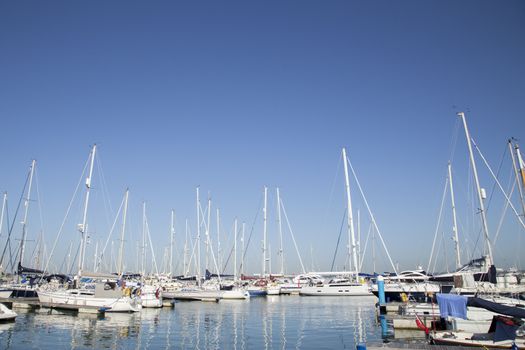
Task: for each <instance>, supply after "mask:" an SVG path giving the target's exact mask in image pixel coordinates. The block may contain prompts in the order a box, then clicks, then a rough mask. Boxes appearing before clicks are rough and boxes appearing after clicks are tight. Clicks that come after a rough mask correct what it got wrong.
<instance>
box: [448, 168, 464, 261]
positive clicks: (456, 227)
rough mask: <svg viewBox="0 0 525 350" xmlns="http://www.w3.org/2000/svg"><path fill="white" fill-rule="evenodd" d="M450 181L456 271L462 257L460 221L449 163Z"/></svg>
mask: <svg viewBox="0 0 525 350" xmlns="http://www.w3.org/2000/svg"><path fill="white" fill-rule="evenodd" d="M448 180H449V186H450V202H451V205H452V224H453V226H452V231H453V232H454V237H453V239H454V247H455V249H456V269H459V268H460V267H461V257H460V250H459V238H458V221H457V218H456V202H455V200H454V186H453V185H452V164H450V162H448Z"/></svg>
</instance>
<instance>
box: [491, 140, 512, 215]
mask: <svg viewBox="0 0 525 350" xmlns="http://www.w3.org/2000/svg"><path fill="white" fill-rule="evenodd" d="M508 151H509V149H508V147H507V145H505V149H504V151H503V154H502V155H501V161H500V163H499V167H498V171H497V173H496V179H495V180H496V181H498V180H497V179H498V178H499V174H500V172H501V168H502V166H503V161H504V160H505V156H506V155H507V152H508ZM511 156H512V154H511ZM495 191H496V183H495V182H494V184H493V185H492V190H491V191H490V197H489V200H488V203H487V207H486V208H485V211H487V212H488V211H489V207H490V204H491V203H492V197H493V196H494V192H495Z"/></svg>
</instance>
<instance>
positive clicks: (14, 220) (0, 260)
mask: <svg viewBox="0 0 525 350" xmlns="http://www.w3.org/2000/svg"><path fill="white" fill-rule="evenodd" d="M30 175H31V173H30V172H29V173H28V174H27V177H26V181H25V183H24V187H23V189H22V193H21V195H20V199H19V200H18V205H17V207H16V211H15V217H14V218H13V222H12V223H11V227H10V228H9V230H8V232H7V240H6V244H5V246H4V250H3V252H2V257H1V258H0V266H2V265H3V262H4V256H5V252H6V249H7V246H8V245H9V265H8V266H12V265H13V261H12V258H13V256H12V252H11V234H12V233H13V228H14V227H15V222H16V218H17V216H18V212H19V210H20V205H21V204H22V199H23V198H24V193H25V191H26V187H27V184H28V182H29V177H30ZM6 208H7V203H6ZM7 223H8V225H9V211H7ZM17 255H18V254H17Z"/></svg>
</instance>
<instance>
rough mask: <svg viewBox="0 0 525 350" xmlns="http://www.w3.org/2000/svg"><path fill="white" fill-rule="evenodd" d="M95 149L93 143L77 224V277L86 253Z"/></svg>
mask: <svg viewBox="0 0 525 350" xmlns="http://www.w3.org/2000/svg"><path fill="white" fill-rule="evenodd" d="M96 151H97V145H96V144H95V145H93V149H92V150H91V164H90V166H89V175H88V177H87V178H86V200H85V202H84V215H83V218H82V224H81V225H80V226H79V230H80V239H81V240H80V256H79V258H78V277H79V278H80V276H82V269H83V268H84V256H85V254H86V244H87V235H86V232H87V212H88V204H89V190H90V189H91V179H92V176H93V165H94V164H95V153H96Z"/></svg>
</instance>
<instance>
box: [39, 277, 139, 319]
mask: <svg viewBox="0 0 525 350" xmlns="http://www.w3.org/2000/svg"><path fill="white" fill-rule="evenodd" d="M38 299H39V301H40V303H41V304H42V305H43V306H48V307H56V308H60V307H64V308H68V309H77V310H80V309H95V310H101V311H102V310H103V311H105V312H136V311H139V310H140V308H141V307H140V304H139V302H138V300H137V299H136V298H135V297H134V296H132V295H129V294H128V293H126V290H125V289H124V290H123V289H121V288H120V287H119V286H118V285H117V284H116V282H95V283H89V284H85V285H84V286H83V287H82V288H74V289H56V290H53V289H47V288H46V286H45V285H44V286H42V287H40V288H39V289H38Z"/></svg>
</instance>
